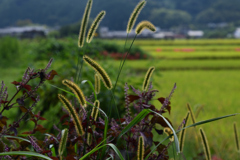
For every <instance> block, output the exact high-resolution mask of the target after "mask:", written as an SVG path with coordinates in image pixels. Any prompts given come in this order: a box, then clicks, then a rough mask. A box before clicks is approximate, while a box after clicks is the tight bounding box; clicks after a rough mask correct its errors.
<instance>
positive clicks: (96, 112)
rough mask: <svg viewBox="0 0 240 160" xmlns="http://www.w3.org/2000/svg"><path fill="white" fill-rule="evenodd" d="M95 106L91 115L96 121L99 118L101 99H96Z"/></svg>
mask: <svg viewBox="0 0 240 160" xmlns="http://www.w3.org/2000/svg"><path fill="white" fill-rule="evenodd" d="M94 106H95V107H93V108H92V113H91V116H92V118H93V119H94V121H96V120H97V115H98V108H99V106H100V102H99V100H96V101H95V102H94Z"/></svg>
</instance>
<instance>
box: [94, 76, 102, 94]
mask: <svg viewBox="0 0 240 160" xmlns="http://www.w3.org/2000/svg"><path fill="white" fill-rule="evenodd" d="M94 77H95V93H96V94H99V93H100V89H101V83H100V77H99V75H98V74H97V73H96V74H95V76H94Z"/></svg>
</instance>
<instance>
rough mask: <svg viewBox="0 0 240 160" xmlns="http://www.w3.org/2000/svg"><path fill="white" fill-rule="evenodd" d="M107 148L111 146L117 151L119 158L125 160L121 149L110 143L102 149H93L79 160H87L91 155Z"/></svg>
mask: <svg viewBox="0 0 240 160" xmlns="http://www.w3.org/2000/svg"><path fill="white" fill-rule="evenodd" d="M105 146H110V147H112V149H113V150H114V151H115V153H116V154H117V155H118V157H119V158H120V159H121V160H124V158H123V156H122V154H121V152H120V151H119V149H118V148H117V147H116V146H115V145H114V144H112V143H109V144H104V145H102V146H101V147H98V148H96V147H95V148H94V149H92V150H91V151H90V152H88V153H87V154H85V155H84V156H83V157H82V158H80V159H79V160H84V159H86V158H87V157H88V156H90V155H91V154H93V153H94V152H96V151H98V150H99V149H101V148H103V147H105Z"/></svg>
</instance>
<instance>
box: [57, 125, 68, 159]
mask: <svg viewBox="0 0 240 160" xmlns="http://www.w3.org/2000/svg"><path fill="white" fill-rule="evenodd" d="M67 138H68V129H67V128H65V129H64V130H62V137H61V141H60V143H59V147H58V154H59V156H60V160H62V155H63V152H64V150H65V148H66V144H67Z"/></svg>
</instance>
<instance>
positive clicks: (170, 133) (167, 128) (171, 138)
mask: <svg viewBox="0 0 240 160" xmlns="http://www.w3.org/2000/svg"><path fill="white" fill-rule="evenodd" d="M163 131H164V133H166V135H168V136H170V135H172V134H173V131H172V130H171V129H170V128H169V127H165V128H164V129H163ZM169 140H170V141H171V142H173V141H174V137H173V136H172V137H170V138H169Z"/></svg>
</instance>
